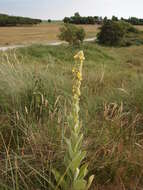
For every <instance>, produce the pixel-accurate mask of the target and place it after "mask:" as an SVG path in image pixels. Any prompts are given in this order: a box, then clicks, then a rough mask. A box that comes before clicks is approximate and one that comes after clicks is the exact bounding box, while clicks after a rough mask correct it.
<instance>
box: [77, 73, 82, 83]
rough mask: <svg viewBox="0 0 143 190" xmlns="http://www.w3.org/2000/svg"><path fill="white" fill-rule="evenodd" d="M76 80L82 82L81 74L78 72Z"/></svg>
mask: <svg viewBox="0 0 143 190" xmlns="http://www.w3.org/2000/svg"><path fill="white" fill-rule="evenodd" d="M77 78H78V80H80V81H81V80H82V76H81V73H80V72H77Z"/></svg>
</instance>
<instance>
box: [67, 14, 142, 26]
mask: <svg viewBox="0 0 143 190" xmlns="http://www.w3.org/2000/svg"><path fill="white" fill-rule="evenodd" d="M106 20H113V21H118V20H124V21H126V22H128V23H130V24H133V25H143V19H139V18H136V17H130V18H128V19H125V18H123V17H122V18H121V19H119V18H118V17H116V16H113V17H112V18H111V19H109V18H107V17H104V18H103V17H99V16H88V17H82V16H80V14H79V13H75V14H74V16H72V17H65V18H64V19H63V21H64V23H71V24H102V23H103V22H105V21H106Z"/></svg>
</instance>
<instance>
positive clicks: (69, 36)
mask: <svg viewBox="0 0 143 190" xmlns="http://www.w3.org/2000/svg"><path fill="white" fill-rule="evenodd" d="M84 38H85V31H84V29H83V28H81V27H76V26H75V25H72V24H65V25H64V26H63V27H62V28H60V35H59V39H60V40H64V41H66V42H68V43H69V44H70V45H80V44H81V43H82V42H83V40H84Z"/></svg>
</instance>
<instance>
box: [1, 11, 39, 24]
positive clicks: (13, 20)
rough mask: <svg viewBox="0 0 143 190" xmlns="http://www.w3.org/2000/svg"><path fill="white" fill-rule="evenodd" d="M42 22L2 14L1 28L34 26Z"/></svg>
mask: <svg viewBox="0 0 143 190" xmlns="http://www.w3.org/2000/svg"><path fill="white" fill-rule="evenodd" d="M40 22H42V21H41V20H40V19H32V18H27V17H18V16H9V15H5V14H0V26H17V25H34V24H39V23H40Z"/></svg>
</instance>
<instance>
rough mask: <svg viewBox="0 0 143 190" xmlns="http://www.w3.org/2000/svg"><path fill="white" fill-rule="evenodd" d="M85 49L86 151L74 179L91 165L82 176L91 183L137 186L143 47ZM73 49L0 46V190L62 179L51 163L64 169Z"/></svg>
mask: <svg viewBox="0 0 143 190" xmlns="http://www.w3.org/2000/svg"><path fill="white" fill-rule="evenodd" d="M135 34H136V33H135ZM83 50H84V52H85V55H86V61H85V64H84V70H83V81H82V88H81V91H82V96H81V100H80V117H81V118H82V128H81V132H82V133H83V135H84V141H83V149H84V150H85V151H87V155H86V158H85V159H84V160H83V162H82V164H81V169H82V172H81V173H80V175H79V178H80V176H81V177H82V176H84V173H86V168H87V166H88V171H89V174H87V176H86V178H85V180H87V178H88V177H89V175H92V174H94V175H95V181H94V182H95V183H94V184H93V186H92V187H91V189H99V188H100V189H111V188H112V189H117V188H119V189H122V188H123V185H124V187H125V188H126V189H133V187H135V188H136V189H140V188H142V187H143V180H142V179H143V176H142V171H143V165H142V160H143V154H142V139H143V96H142V94H143V64H142V60H143V53H142V52H143V46H130V47H126V48H124V47H120V48H117V47H116V48H114V47H112V48H110V47H103V46H99V45H98V44H94V43H85V44H84V45H83ZM76 52H77V48H72V47H70V46H67V45H62V46H42V45H33V46H31V47H27V48H21V49H17V50H15V51H14V50H10V51H8V52H0V62H1V64H0V158H1V159H0V167H1V169H0V189H5V190H8V189H11V190H14V189H16V188H17V189H18V187H19V189H20V190H26V189H27V190H28V189H29V187H30V189H39V190H47V189H48V190H55V186H54V187H53V185H55V184H56V181H55V180H54V176H55V175H57V181H59V177H58V173H57V174H55V175H54V176H53V173H54V171H52V168H53V167H54V168H57V170H58V171H60V174H61V173H62V174H63V173H64V172H66V171H65V165H63V160H64V156H65V152H66V147H65V144H64V136H66V137H69V136H70V131H69V127H68V123H67V115H69V113H70V111H71V102H70V101H69V99H70V98H71V96H72V95H71V94H72V92H71V85H72V74H71V69H72V66H73V55H74V54H75V53H76ZM18 60H19V61H18ZM34 92H36V93H34ZM42 95H43V96H42ZM26 108H27V109H26ZM27 111H28V112H27ZM27 113H28V114H27ZM69 121H70V118H69V120H68V122H69ZM69 150H70V149H69ZM71 152H72V151H71ZM87 162H88V164H86V165H85V163H87ZM55 172H56V171H55ZM77 173H78V170H77ZM64 176H65V175H64ZM64 176H63V177H64ZM60 177H61V176H60ZM63 177H62V178H61V180H60V181H61V182H60V183H62V186H64V180H62V179H64V178H63ZM75 177H76V176H75ZM65 179H66V178H65ZM50 180H54V181H53V184H50ZM79 183H80V182H77V183H76V186H77V185H78V184H79ZM82 183H84V181H82ZM103 184H104V185H103ZM60 190H61V189H60Z"/></svg>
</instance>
